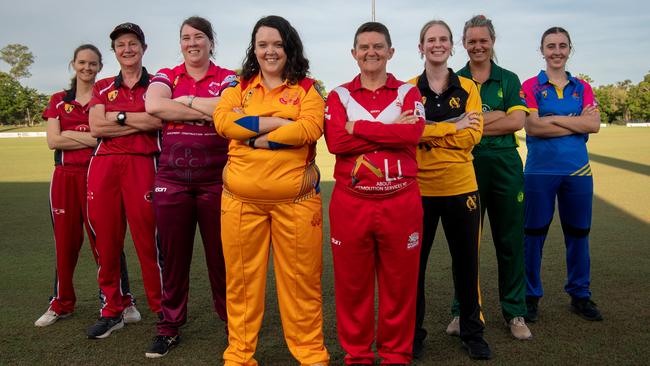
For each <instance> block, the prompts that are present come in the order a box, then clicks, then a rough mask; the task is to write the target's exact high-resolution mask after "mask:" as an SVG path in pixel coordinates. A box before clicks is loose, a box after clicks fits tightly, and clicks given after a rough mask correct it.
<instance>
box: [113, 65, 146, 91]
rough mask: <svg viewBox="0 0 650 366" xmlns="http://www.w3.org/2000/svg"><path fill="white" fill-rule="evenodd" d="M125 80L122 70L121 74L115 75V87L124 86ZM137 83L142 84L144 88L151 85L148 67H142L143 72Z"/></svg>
mask: <svg viewBox="0 0 650 366" xmlns="http://www.w3.org/2000/svg"><path fill="white" fill-rule="evenodd" d="M123 81H124V78H123V77H122V71H120V73H119V74H117V76H116V77H115V80H114V83H115V89H119V88H120V87H122V82H123ZM136 85H140V86H141V87H143V88H146V87H147V86H149V73H148V72H147V69H145V68H144V67H142V74H140V80H138V82H137V84H136Z"/></svg>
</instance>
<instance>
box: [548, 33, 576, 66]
mask: <svg viewBox="0 0 650 366" xmlns="http://www.w3.org/2000/svg"><path fill="white" fill-rule="evenodd" d="M570 53H571V41H569V37H567V36H566V34H564V33H551V34H548V35H546V37H544V40H543V41H542V55H543V56H544V59H545V60H546V68H547V69H560V70H564V67H565V66H566V62H567V60H568V59H569V54H570Z"/></svg>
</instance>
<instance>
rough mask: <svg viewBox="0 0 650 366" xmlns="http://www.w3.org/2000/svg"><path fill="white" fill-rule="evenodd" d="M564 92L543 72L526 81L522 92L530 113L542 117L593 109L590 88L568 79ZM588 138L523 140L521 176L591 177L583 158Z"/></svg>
mask: <svg viewBox="0 0 650 366" xmlns="http://www.w3.org/2000/svg"><path fill="white" fill-rule="evenodd" d="M567 77H568V79H569V82H568V83H567V84H566V85H565V86H564V88H559V87H558V86H556V85H554V84H553V83H551V82H550V81H549V79H548V76H547V75H546V72H545V71H543V70H542V71H540V73H539V74H538V75H537V76H535V77H532V78H530V79H528V80H526V81H525V82H524V83H523V84H522V91H523V93H524V97H525V100H526V104H527V105H528V109H529V110H530V111H531V112H534V111H537V112H538V113H539V116H540V117H545V116H579V115H580V113H582V110H583V109H584V108H585V107H586V106H589V105H596V102H595V100H594V93H593V91H592V89H591V86H589V84H587V83H586V82H585V81H583V80H580V79H578V78H575V77H573V76H571V74H569V73H568V72H567ZM588 139H589V135H588V134H573V135H568V136H561V137H550V138H541V137H534V136H526V145H527V147H528V155H527V158H526V166H525V168H524V174H548V175H574V176H591V167H590V166H589V156H588V154H587V145H586V143H587V140H588Z"/></svg>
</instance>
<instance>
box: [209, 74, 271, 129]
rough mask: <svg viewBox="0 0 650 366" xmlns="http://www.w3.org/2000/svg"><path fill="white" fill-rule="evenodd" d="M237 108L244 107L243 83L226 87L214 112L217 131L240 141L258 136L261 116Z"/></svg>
mask: <svg viewBox="0 0 650 366" xmlns="http://www.w3.org/2000/svg"><path fill="white" fill-rule="evenodd" d="M235 108H240V109H241V108H242V89H241V84H237V85H236V86H235V87H232V88H228V89H226V90H225V91H224V93H223V94H222V95H221V99H220V100H219V103H218V104H217V107H216V108H215V109H214V113H212V119H213V120H214V127H215V129H216V130H217V133H218V134H219V135H220V136H222V137H224V138H227V139H233V140H240V141H244V140H246V139H249V138H251V137H254V136H257V135H258V132H259V129H260V118H259V117H258V116H247V115H245V114H243V113H239V112H235V111H234V110H233V109H235Z"/></svg>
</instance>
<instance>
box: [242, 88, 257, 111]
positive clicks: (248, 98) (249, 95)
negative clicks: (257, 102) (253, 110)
mask: <svg viewBox="0 0 650 366" xmlns="http://www.w3.org/2000/svg"><path fill="white" fill-rule="evenodd" d="M254 92H255V90H254V89H251V90H249V91H248V93H246V96H245V97H244V100H243V101H242V103H241V105H242V108H244V109H245V108H246V107H248V103H249V102H250V99H251V97H252V96H253V93H254Z"/></svg>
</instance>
